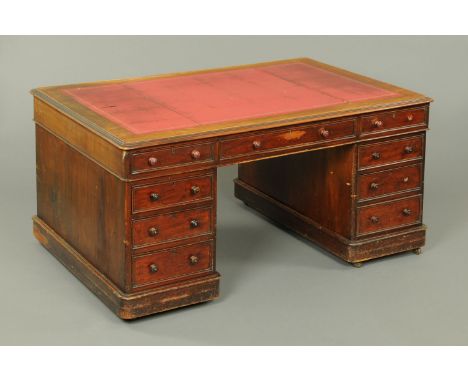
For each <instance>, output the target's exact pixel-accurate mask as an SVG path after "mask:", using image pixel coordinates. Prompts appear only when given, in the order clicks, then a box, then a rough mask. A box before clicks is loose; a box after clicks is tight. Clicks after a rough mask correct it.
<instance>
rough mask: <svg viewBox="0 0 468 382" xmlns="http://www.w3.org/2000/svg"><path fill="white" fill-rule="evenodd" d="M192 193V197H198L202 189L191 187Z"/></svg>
mask: <svg viewBox="0 0 468 382" xmlns="http://www.w3.org/2000/svg"><path fill="white" fill-rule="evenodd" d="M190 192H191V193H192V195H196V194H198V193H199V192H200V187H198V186H192V187H190Z"/></svg>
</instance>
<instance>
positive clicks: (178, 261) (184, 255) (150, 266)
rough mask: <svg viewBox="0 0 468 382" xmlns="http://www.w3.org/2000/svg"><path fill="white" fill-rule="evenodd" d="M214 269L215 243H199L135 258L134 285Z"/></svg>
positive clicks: (133, 269) (133, 267)
mask: <svg viewBox="0 0 468 382" xmlns="http://www.w3.org/2000/svg"><path fill="white" fill-rule="evenodd" d="M211 270H213V245H212V243H211V242H208V243H197V244H194V245H188V246H185V247H177V248H171V249H168V250H164V251H160V252H156V253H151V254H148V255H144V256H139V257H136V258H134V259H133V266H132V283H133V287H138V286H143V285H146V284H152V283H157V282H162V281H167V280H171V279H175V278H181V277H186V276H191V275H196V274H199V273H204V272H208V271H211Z"/></svg>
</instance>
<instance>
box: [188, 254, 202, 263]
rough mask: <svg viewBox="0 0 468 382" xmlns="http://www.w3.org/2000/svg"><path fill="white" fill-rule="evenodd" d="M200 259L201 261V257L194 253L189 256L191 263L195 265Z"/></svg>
mask: <svg viewBox="0 0 468 382" xmlns="http://www.w3.org/2000/svg"><path fill="white" fill-rule="evenodd" d="M199 261H200V259H199V258H198V256H195V255H192V256H190V257H189V262H190V265H195V264H197V263H198V262H199Z"/></svg>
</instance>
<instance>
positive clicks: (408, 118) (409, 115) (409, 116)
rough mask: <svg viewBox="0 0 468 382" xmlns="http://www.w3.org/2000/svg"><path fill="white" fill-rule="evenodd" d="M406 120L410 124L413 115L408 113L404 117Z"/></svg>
mask: <svg viewBox="0 0 468 382" xmlns="http://www.w3.org/2000/svg"><path fill="white" fill-rule="evenodd" d="M406 119H407V121H408V122H411V121H412V120H413V114H411V113H409V114H408V115H407V116H406Z"/></svg>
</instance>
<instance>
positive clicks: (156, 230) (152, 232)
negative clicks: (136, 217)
mask: <svg viewBox="0 0 468 382" xmlns="http://www.w3.org/2000/svg"><path fill="white" fill-rule="evenodd" d="M158 233H159V231H158V229H157V228H155V227H151V228H150V229H149V230H148V234H149V235H150V236H156V235H157V234H158Z"/></svg>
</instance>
